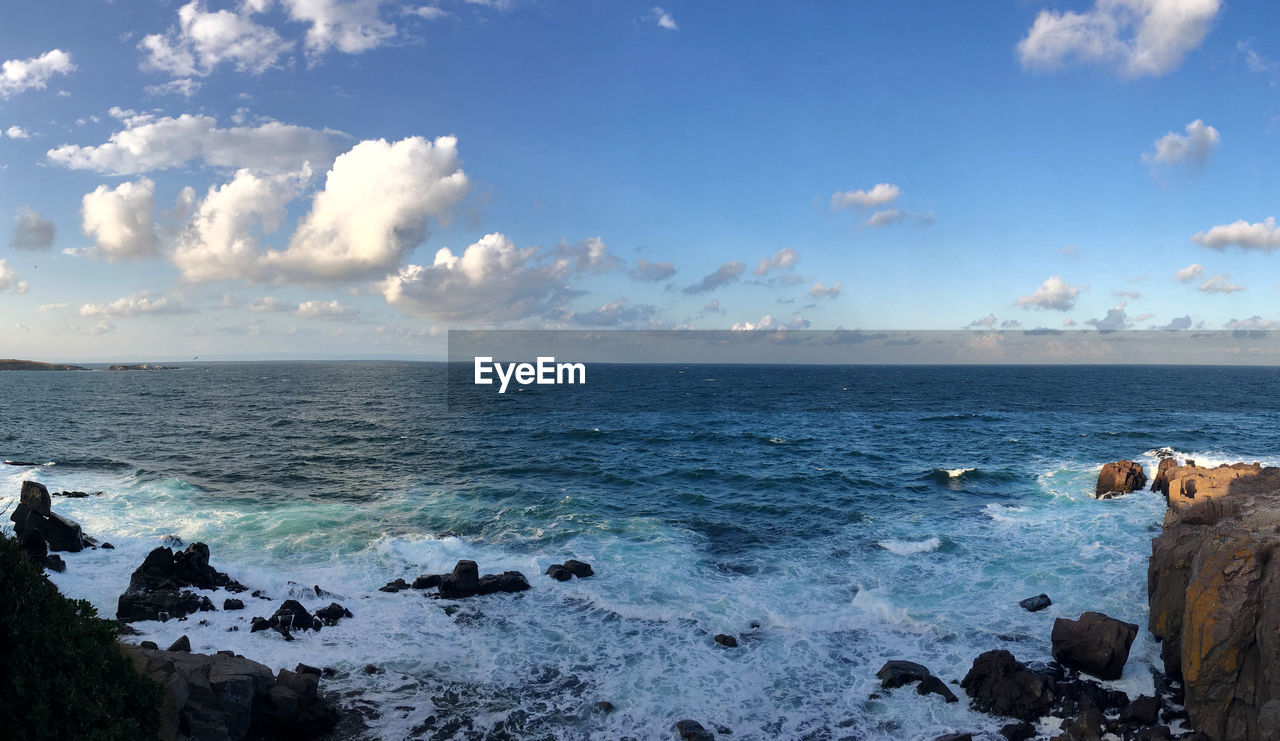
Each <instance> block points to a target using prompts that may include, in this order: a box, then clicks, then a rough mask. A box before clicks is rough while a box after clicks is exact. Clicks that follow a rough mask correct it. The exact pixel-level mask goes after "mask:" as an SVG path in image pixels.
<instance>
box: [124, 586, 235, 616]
mask: <svg viewBox="0 0 1280 741" xmlns="http://www.w3.org/2000/svg"><path fill="white" fill-rule="evenodd" d="M211 610H213V603H212V602H210V601H209V598H208V597H201V596H200V595H198V594H196V593H195V592H192V591H190V590H182V591H178V590H177V589H162V590H157V591H154V592H135V593H131V592H125V593H124V594H122V595H120V599H119V600H118V601H117V602H116V619H117V620H122V621H124V622H126V623H132V622H135V621H138V620H161V621H165V620H173V619H177V618H182V617H186V616H187V615H190V614H191V613H193V612H199V611H205V612H208V611H211Z"/></svg>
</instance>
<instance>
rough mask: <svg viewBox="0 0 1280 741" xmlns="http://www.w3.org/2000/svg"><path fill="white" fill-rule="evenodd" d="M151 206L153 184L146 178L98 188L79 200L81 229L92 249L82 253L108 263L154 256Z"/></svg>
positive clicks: (153, 226) (153, 224)
mask: <svg viewBox="0 0 1280 741" xmlns="http://www.w3.org/2000/svg"><path fill="white" fill-rule="evenodd" d="M155 206H156V198H155V183H153V182H152V181H151V180H148V179H147V178H141V179H139V180H137V181H135V182H131V183H121V184H120V185H118V186H116V187H115V188H108V187H107V186H105V185H99V186H98V187H97V188H95V189H94V191H93V192H92V193H86V194H85V196H84V198H82V199H81V208H80V216H81V229H83V231H84V233H85V235H86V236H88V237H89V238H90V239H92V240H93V247H92V248H90V249H89V250H87V251H85V252H84V253H83V254H85V255H86V256H88V257H92V258H100V259H103V260H107V261H108V262H115V261H119V260H137V259H141V258H145V257H153V256H155V255H156V254H158V245H159V240H158V239H157V236H156V227H155V222H154V220H153V218H152V213H153V212H154V211H155Z"/></svg>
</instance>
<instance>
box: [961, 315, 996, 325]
mask: <svg viewBox="0 0 1280 741" xmlns="http://www.w3.org/2000/svg"><path fill="white" fill-rule="evenodd" d="M967 326H969V327H975V328H976V327H994V326H996V315H995V314H987V315H986V316H983V317H978V318H977V319H974V320H973V321H971V322H969V324H968V325H967Z"/></svg>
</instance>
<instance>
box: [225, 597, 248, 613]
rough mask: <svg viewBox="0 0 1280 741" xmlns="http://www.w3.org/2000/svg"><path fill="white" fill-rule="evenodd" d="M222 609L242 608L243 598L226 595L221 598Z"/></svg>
mask: <svg viewBox="0 0 1280 741" xmlns="http://www.w3.org/2000/svg"><path fill="white" fill-rule="evenodd" d="M222 609H223V610H243V609H244V600H239V599H236V598H235V597H228V598H226V599H224V600H222Z"/></svg>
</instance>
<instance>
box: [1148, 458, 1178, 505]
mask: <svg viewBox="0 0 1280 741" xmlns="http://www.w3.org/2000/svg"><path fill="white" fill-rule="evenodd" d="M1177 467H1178V459H1176V458H1173V457H1170V456H1166V457H1163V458H1161V459H1160V466H1159V467H1158V468H1156V475H1155V478H1153V479H1152V480H1151V491H1156V492H1160V493H1161V494H1164V495H1165V496H1168V495H1169V470H1170V469H1174V468H1177Z"/></svg>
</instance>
